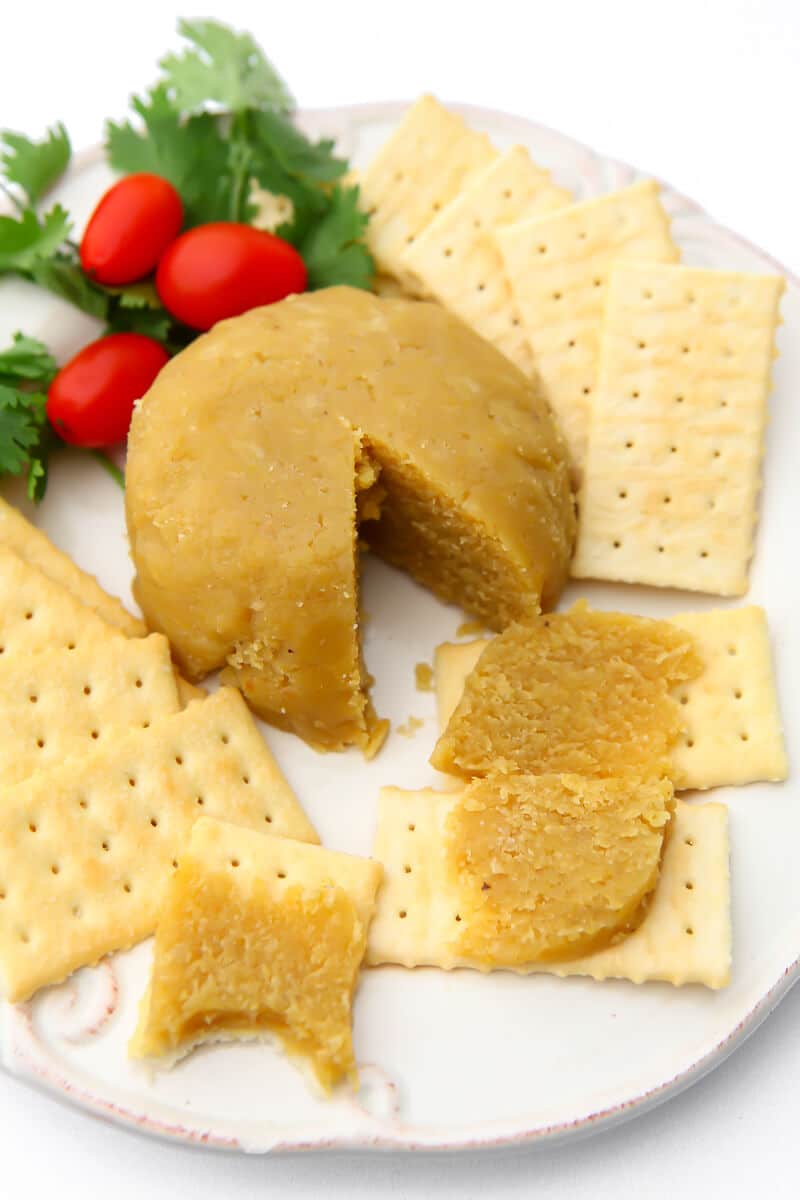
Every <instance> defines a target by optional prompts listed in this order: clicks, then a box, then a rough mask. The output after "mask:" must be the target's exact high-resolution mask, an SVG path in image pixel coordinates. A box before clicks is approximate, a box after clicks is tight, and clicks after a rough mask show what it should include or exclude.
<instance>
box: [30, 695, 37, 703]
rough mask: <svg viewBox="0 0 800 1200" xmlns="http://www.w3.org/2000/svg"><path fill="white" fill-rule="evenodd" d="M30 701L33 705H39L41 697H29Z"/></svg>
mask: <svg viewBox="0 0 800 1200" xmlns="http://www.w3.org/2000/svg"><path fill="white" fill-rule="evenodd" d="M28 699H29V700H30V702H31V704H38V703H39V697H38V696H28Z"/></svg>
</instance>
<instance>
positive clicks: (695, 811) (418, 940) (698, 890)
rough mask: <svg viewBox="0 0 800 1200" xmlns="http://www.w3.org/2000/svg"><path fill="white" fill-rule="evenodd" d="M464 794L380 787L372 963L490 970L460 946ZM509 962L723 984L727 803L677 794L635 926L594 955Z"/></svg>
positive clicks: (551, 970) (727, 948)
mask: <svg viewBox="0 0 800 1200" xmlns="http://www.w3.org/2000/svg"><path fill="white" fill-rule="evenodd" d="M460 803H461V799H460V796H459V795H454V794H453V793H443V792H437V791H433V790H431V789H425V790H423V791H419V792H406V791H401V790H400V789H399V788H383V789H382V791H381V795H380V799H379V802H378V826H377V832H376V837H375V849H374V854H375V857H376V858H377V859H379V860H380V861H381V862H382V863H383V865H384V872H385V874H384V883H383V886H382V888H381V891H380V895H379V898H378V906H377V909H376V912H375V918H374V920H373V922H372V925H371V926H370V932H369V943H368V948H367V961H368V962H369V963H371V964H373V965H378V964H380V963H398V964H400V965H401V966H404V967H417V966H436V967H442V968H444V969H445V970H451V969H453V968H455V967H472V968H477V969H478V970H482V971H487V970H489V969H490V965H489V963H488V962H487V961H486V960H485V959H481V960H476V959H473V958H469V957H465V956H464V954H463V953H461V951H460V949H459V937H460V934H459V933H457V932H456V931H457V930H459V929H460V927H461V925H462V924H463V923H464V919H463V917H462V914H461V911H460V906H461V902H462V897H461V895H460V894H458V893H457V892H456V891H455V889H454V887H453V877H452V872H451V871H450V870H449V869H448V858H447V852H446V836H447V824H448V820H449V817H450V813H451V812H453V811H454V810H455V809H457V808H458V807H459V806H460ZM510 969H511V970H514V971H516V972H518V973H520V974H529V973H532V972H546V973H547V974H550V975H558V976H568V975H586V976H589V977H590V978H592V979H596V980H603V979H629V980H631V981H632V982H633V983H637V984H638V983H645V982H647V981H649V980H663V981H666V982H668V983H672V984H674V985H676V986H679V985H682V984H687V983H699V984H704V985H705V986H706V987H710V988H720V987H724V986H725V985H726V984H727V983H729V982H730V970H731V915H730V871H729V849H728V810H727V808H726V807H725V805H723V804H686V803H683V802H682V801H680V800H679V801H677V802H676V805H675V813H674V816H673V818H672V822H671V824H670V827H669V834H668V836H667V837H666V839H665V845H664V852H663V858H662V863H661V871H660V875H659V880H658V884H657V886H656V888H655V891H654V892H653V895H652V899H651V901H650V903H649V904H648V905H647V908H646V911H645V913H644V916H643V918H642V921H641V924H640V925H639V926H638V928H636V929H635V930H633V932H631V933H629V934H628V935H627V936H626V937H623V938H622V939H620V940H619V941H618V942H616V943H615V944H613V945H609V946H607V947H606V948H605V949H602V950H597V951H595V952H594V953H592V954H586V955H582V956H580V957H577V958H569V959H560V960H558V961H552V962H536V963H526V964H519V965H515V966H513V967H511V968H510Z"/></svg>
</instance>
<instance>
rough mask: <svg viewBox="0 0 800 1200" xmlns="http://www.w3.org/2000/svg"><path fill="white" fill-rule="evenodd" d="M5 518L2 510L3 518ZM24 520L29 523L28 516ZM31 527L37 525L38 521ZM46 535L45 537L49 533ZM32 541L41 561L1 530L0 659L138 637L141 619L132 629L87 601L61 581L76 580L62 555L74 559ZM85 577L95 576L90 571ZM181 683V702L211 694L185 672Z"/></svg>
mask: <svg viewBox="0 0 800 1200" xmlns="http://www.w3.org/2000/svg"><path fill="white" fill-rule="evenodd" d="M11 512H12V513H13V512H14V510H13V509H12V510H11ZM3 519H4V518H3V516H2V510H0V522H2V520H3ZM21 519H22V518H21ZM24 524H26V525H27V522H24ZM11 525H12V528H14V529H18V528H19V527H18V525H17V523H16V518H13V519H12V523H11ZM0 527H1V526H0ZM30 528H31V529H33V526H30ZM34 533H36V534H39V533H40V531H39V530H34ZM26 536H27V535H26ZM41 537H42V538H44V534H41ZM26 545H27V543H26ZM33 545H34V546H35V548H36V555H37V557H36V562H37V565H36V566H34V565H33V562H32V561H31V560H30V559H28V558H26V557H25V555H24V554H18V553H17V552H16V551H15V550H11V549H9V547H8V546H7V545H6V544H4V543H3V541H2V536H1V535H0V662H2V661H3V659H5V660H6V661H8V659H9V658H11V657H12V656H15V655H26V654H36V653H38V652H40V651H51V650H59V649H68V650H75V649H77V648H81V649H83V650H87V651H88V650H89V648H90V647H91V646H94V648H95V652H96V653H98V654H99V653H101V652H102V653H105V648H106V647H107V646H108V645H109V642H110V640H111V641H117V640H119V639H120V638H122V637H131V638H136V637H140V636H142V635H143V634H144V633H146V629H145V626H144V625H143V624H142V623H141V622H136V623H135V628H132V629H130V628H129V629H124V628H122V626H121V625H120V624H119V623H117V624H115V623H113V622H109V621H108V620H107V619H106V617H105V615H101V614H100V613H99V612H98V610H97V608H96V607H95V606H93V605H90V604H87V603H86V601H85V598H84V597H83V595H82V592H81V588H80V587H73V586H67V585H66V584H65V583H64V582H63V581H62V580H63V579H66V580H67V583H70V582H71V581H70V573H69V570H67V569H65V570H64V571H63V572H62V571H61V567H62V564H61V559H63V560H64V563H66V564H68V566H69V567H74V566H75V564H74V563H73V562H72V561H71V559H68V558H67V557H66V555H62V554H61V552H60V551H59V550H56V549H55V547H54V546H51V544H50V543H49V542H48V541H47V539H46V538H44V542H43V543H39V542H38V541H35V542H34V543H33ZM48 547H49V549H48ZM51 550H52V551H53V553H54V554H55V556H56V557H55V558H54V559H53V560H52V561H53V562H55V563H56V565H57V569H56V570H55V571H54V572H51V570H50V567H51V565H52V564H51V559H50V551H51ZM39 564H41V565H39ZM75 570H76V571H77V572H78V576H79V577H83V572H82V571H81V570H80V569H79V568H78V567H75ZM59 576H60V577H59ZM85 578H86V579H91V577H90V576H86V577H85ZM78 582H80V580H79V581H78ZM103 594H105V593H103ZM122 611H123V612H124V611H125V610H124V609H123V610H122ZM131 620H133V618H131ZM177 685H178V695H179V697H180V701H181V704H184V705H185V704H189V703H190V702H191V701H192V700H198V699H202V698H203V697H205V696H206V695H207V693H206V692H205V691H204V690H203V689H202V688H198V687H195V686H194V684H191V683H188V682H187V681H186V680H185V679H183V678H181V676H177Z"/></svg>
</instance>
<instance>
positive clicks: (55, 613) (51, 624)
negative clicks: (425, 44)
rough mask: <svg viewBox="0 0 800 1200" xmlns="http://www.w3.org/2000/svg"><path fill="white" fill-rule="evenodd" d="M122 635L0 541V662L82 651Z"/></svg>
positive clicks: (104, 643)
mask: <svg viewBox="0 0 800 1200" xmlns="http://www.w3.org/2000/svg"><path fill="white" fill-rule="evenodd" d="M124 636H125V635H124V633H123V632H122V630H121V629H119V627H118V626H114V625H109V624H108V622H107V621H105V620H104V619H103V618H102V617H101V616H99V615H98V614H97V612H95V610H94V609H93V608H89V607H87V605H85V604H84V603H83V602H82V601H81V600H79V599H78V598H77V597H76V596H75V595H74V594H73V593H72V592H71V591H68V590H67V589H66V588H65V587H63V585H62V584H60V583H56V582H54V581H53V580H52V579H51V578H49V576H47V575H45V574H43V573H42V571H40V570H38V569H37V568H36V567H33V566H31V565H30V563H29V562H27V561H26V560H25V559H24V558H21V557H20V556H19V555H18V554H16V553H14V552H13V551H12V550H9V549H8V548H7V547H6V546H4V545H2V544H0V661H2V660H3V659H4V660H5V661H8V660H9V659H10V658H12V657H15V656H17V655H29V654H36V653H37V652H39V651H41V650H59V649H66V650H75V649H77V648H78V647H80V648H81V649H86V650H87V651H88V649H89V648H91V647H92V646H95V647H104V646H107V645H108V644H109V639H113V640H117V639H120V638H122V637H124Z"/></svg>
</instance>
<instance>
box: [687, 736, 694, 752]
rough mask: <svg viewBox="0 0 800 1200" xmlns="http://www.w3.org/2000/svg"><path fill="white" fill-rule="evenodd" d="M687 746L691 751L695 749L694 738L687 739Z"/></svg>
mask: <svg viewBox="0 0 800 1200" xmlns="http://www.w3.org/2000/svg"><path fill="white" fill-rule="evenodd" d="M686 745H687V747H688V748H689V750H691V749H693V747H694V738H691V737H687V739H686Z"/></svg>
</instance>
